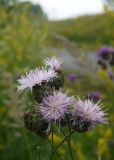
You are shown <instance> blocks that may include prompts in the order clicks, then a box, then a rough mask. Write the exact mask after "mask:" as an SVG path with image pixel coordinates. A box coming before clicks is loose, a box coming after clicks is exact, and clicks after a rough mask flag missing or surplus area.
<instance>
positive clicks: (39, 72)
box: [18, 68, 57, 91]
mask: <svg viewBox="0 0 114 160" xmlns="http://www.w3.org/2000/svg"><path fill="white" fill-rule="evenodd" d="M56 76H57V74H56V72H55V71H54V70H53V69H49V70H46V69H44V68H42V69H38V68H36V69H34V70H30V71H29V73H26V74H25V75H22V76H21V78H20V79H18V83H19V85H18V90H22V91H23V90H24V89H26V88H30V89H31V90H32V87H33V86H35V85H36V84H38V85H41V83H42V82H44V81H50V80H51V79H52V78H54V77H56Z"/></svg>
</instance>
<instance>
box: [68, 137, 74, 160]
mask: <svg viewBox="0 0 114 160" xmlns="http://www.w3.org/2000/svg"><path fill="white" fill-rule="evenodd" d="M70 139H71V137H69V139H68V140H67V143H68V147H69V152H70V156H71V160H74V158H73V152H72V147H71V141H70Z"/></svg>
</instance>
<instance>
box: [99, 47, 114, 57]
mask: <svg viewBox="0 0 114 160" xmlns="http://www.w3.org/2000/svg"><path fill="white" fill-rule="evenodd" d="M113 53H114V49H113V48H110V47H102V48H100V49H99V52H98V59H99V58H102V59H105V60H107V59H109V57H110V55H112V54H113Z"/></svg>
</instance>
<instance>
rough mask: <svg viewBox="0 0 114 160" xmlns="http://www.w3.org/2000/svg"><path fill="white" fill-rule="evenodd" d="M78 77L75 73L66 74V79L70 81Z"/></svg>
mask: <svg viewBox="0 0 114 160" xmlns="http://www.w3.org/2000/svg"><path fill="white" fill-rule="evenodd" d="M78 78H79V77H78V76H77V75H76V74H70V75H69V76H68V79H69V80H70V81H71V82H74V81H76V80H77V79H78Z"/></svg>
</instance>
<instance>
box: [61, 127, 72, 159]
mask: <svg viewBox="0 0 114 160" xmlns="http://www.w3.org/2000/svg"><path fill="white" fill-rule="evenodd" d="M61 132H62V134H63V136H64V137H66V135H65V133H64V131H63V130H62V129H61ZM72 134H73V132H72V131H71V128H70V126H69V138H68V140H67V143H68V147H69V151H70V156H71V159H72V160H74V158H73V153H72V146H71V135H72Z"/></svg>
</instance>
